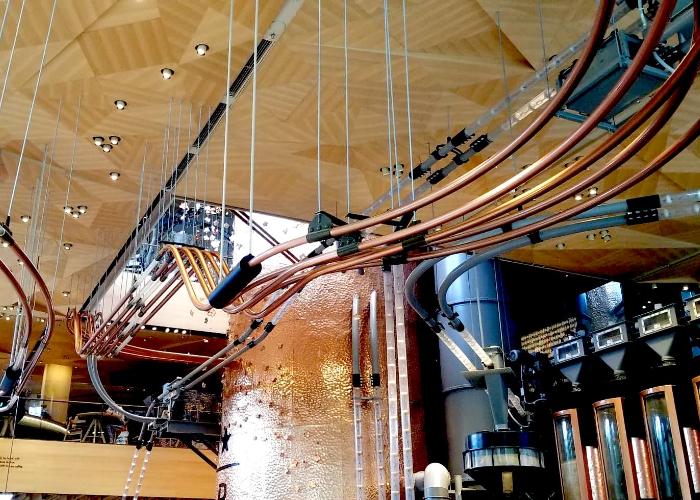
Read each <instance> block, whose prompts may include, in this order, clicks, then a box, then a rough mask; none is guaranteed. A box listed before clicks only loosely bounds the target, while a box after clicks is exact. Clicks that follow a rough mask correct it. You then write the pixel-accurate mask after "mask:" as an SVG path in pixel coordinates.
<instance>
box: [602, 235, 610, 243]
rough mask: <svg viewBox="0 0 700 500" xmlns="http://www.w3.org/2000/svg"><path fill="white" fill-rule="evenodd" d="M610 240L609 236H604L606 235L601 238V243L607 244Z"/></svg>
mask: <svg viewBox="0 0 700 500" xmlns="http://www.w3.org/2000/svg"><path fill="white" fill-rule="evenodd" d="M611 239H612V236H611V235H609V234H606V235H604V236H603V241H604V242H605V243H607V242H608V241H610V240H611Z"/></svg>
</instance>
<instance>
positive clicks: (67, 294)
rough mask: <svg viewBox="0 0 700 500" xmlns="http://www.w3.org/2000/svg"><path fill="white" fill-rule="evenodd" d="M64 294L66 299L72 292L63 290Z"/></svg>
mask: <svg viewBox="0 0 700 500" xmlns="http://www.w3.org/2000/svg"><path fill="white" fill-rule="evenodd" d="M62 293H63V296H64V297H68V296H69V295H70V291H68V290H63V292H62Z"/></svg>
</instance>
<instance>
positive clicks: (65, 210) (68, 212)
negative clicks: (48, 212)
mask: <svg viewBox="0 0 700 500" xmlns="http://www.w3.org/2000/svg"><path fill="white" fill-rule="evenodd" d="M63 211H64V212H65V213H67V214H70V213H72V212H73V207H71V206H68V205H66V206H65V207H63Z"/></svg>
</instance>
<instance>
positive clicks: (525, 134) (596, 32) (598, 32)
mask: <svg viewBox="0 0 700 500" xmlns="http://www.w3.org/2000/svg"><path fill="white" fill-rule="evenodd" d="M668 4H671V7H670V8H669V7H668ZM614 5H615V2H614V1H612V0H601V2H599V6H598V12H597V14H596V17H595V21H594V24H593V28H592V29H591V35H590V37H589V39H588V42H587V43H586V46H585V47H584V49H583V50H582V52H581V55H580V57H579V60H578V62H577V63H576V64H575V65H574V68H573V70H572V71H571V73H570V75H569V77H568V78H567V80H566V82H564V85H563V86H562V88H561V89H560V90H559V92H557V94H556V95H555V96H554V98H552V99H551V100H550V101H549V103H548V104H547V106H546V107H545V109H544V110H543V111H542V112H541V113H540V114H539V115H537V117H536V118H535V120H534V121H533V122H532V123H531V124H530V125H529V126H528V127H526V129H525V130H523V131H522V132H521V133H520V135H519V136H518V137H517V138H515V139H514V140H513V141H512V142H511V143H510V144H508V145H507V146H506V147H504V148H503V149H501V150H500V151H498V152H497V153H496V154H494V155H493V156H492V157H490V158H489V159H488V160H485V161H484V162H482V163H481V164H479V165H478V166H476V167H475V168H473V169H472V170H470V171H469V172H466V173H465V174H462V175H461V176H460V177H458V178H457V179H455V180H453V181H452V182H450V183H449V184H448V185H446V186H444V187H442V188H441V189H437V190H435V191H433V192H432V193H430V194H428V195H426V196H424V197H422V198H420V199H417V200H414V201H412V202H411V203H408V204H406V205H403V206H401V207H399V208H395V209H392V210H388V211H387V212H384V213H383V214H380V215H376V216H374V217H370V218H368V219H365V220H361V221H357V222H354V223H352V224H347V225H344V226H338V227H335V228H333V229H332V230H331V232H330V234H331V236H332V237H333V238H337V237H339V236H342V235H345V234H350V233H354V232H357V231H361V230H363V229H367V228H370V227H373V226H376V225H378V224H381V223H383V222H387V221H389V220H392V219H395V218H397V217H400V216H402V215H404V214H406V213H409V212H413V211H416V210H418V209H419V208H421V207H424V206H426V205H429V204H431V203H434V202H436V201H438V200H440V199H441V198H444V197H445V196H447V195H449V194H452V193H454V192H456V191H458V190H459V189H460V188H462V187H464V186H466V185H467V184H469V183H470V182H472V181H474V180H476V179H478V178H479V177H481V176H482V175H484V174H485V173H487V172H488V171H490V170H492V169H493V168H495V167H496V166H498V165H499V164H500V163H502V162H503V161H504V160H506V159H507V158H508V157H510V156H511V155H512V154H513V153H515V152H516V151H517V150H518V149H520V148H521V147H522V146H523V145H524V144H525V143H526V142H527V141H529V140H530V139H532V138H533V137H534V136H535V135H536V134H537V133H538V132H539V131H540V130H541V129H542V128H543V127H544V126H545V125H546V124H547V123H548V122H549V120H551V119H552V118H553V117H554V115H555V113H556V112H557V111H558V110H559V108H560V107H561V106H562V105H563V104H564V103H565V102H566V100H567V99H568V98H569V96H570V95H571V93H572V92H573V91H574V89H575V88H576V86H577V85H578V84H579V82H580V81H581V78H583V76H584V74H585V73H586V71H587V69H588V67H589V66H590V64H591V62H592V61H593V58H594V57H595V54H596V52H597V49H598V46H599V45H600V43H601V42H602V40H603V37H604V35H605V31H606V28H607V26H608V22H609V21H610V17H611V15H612V11H613V8H614ZM674 5H675V0H665V1H664V2H663V4H662V6H661V8H660V9H659V12H657V15H656V20H655V21H654V24H653V25H652V27H651V29H650V31H649V33H650V36H655V35H656V32H654V34H653V35H652V31H654V30H655V29H656V31H658V28H657V25H659V24H663V25H665V24H666V23H665V20H667V17H668V15H670V12H671V10H672V8H673V6H674ZM662 11H663V12H662ZM664 16H666V19H664ZM660 19H664V21H663V22H659V20H660ZM662 29H663V26H662ZM660 36H661V33H658V37H660ZM657 42H658V39H657V41H656V42H655V43H654V48H655V47H656V43H657ZM647 45H648V44H647ZM640 52H641V49H640ZM649 55H650V52H648V53H647V58H648V56H649ZM645 60H646V59H645ZM620 97H622V95H620ZM447 220H449V219H447ZM442 223H444V222H435V223H434V224H433V221H432V220H431V221H427V222H424V223H421V224H417V225H416V226H412V227H409V228H407V229H404V230H402V231H397V232H396V233H392V234H393V235H396V237H395V238H396V239H395V240H392V241H397V240H402V239H405V238H409V237H411V236H414V235H416V234H419V233H421V232H424V231H427V230H428V229H431V228H432V227H435V226H437V225H440V224H442ZM416 228H417V229H416ZM297 242H298V243H297ZM387 242H388V241H382V242H381V244H384V243H387ZM291 243H295V244H293V245H291ZM303 243H306V239H305V238H297V239H296V240H293V241H292V242H288V243H284V244H282V245H279V246H277V247H274V248H272V249H270V250H268V251H267V252H264V253H263V254H261V255H260V256H258V257H255V258H253V259H252V260H251V261H250V265H251V266H254V265H256V264H260V263H262V262H263V261H264V260H266V259H267V258H269V257H271V256H273V255H276V254H278V253H280V252H282V251H283V250H289V249H290V248H293V247H294V246H298V245H300V244H303ZM378 244H380V243H377V245H378ZM373 246H376V245H373ZM308 260H313V259H308ZM307 262H308V261H307Z"/></svg>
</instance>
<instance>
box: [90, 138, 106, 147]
mask: <svg viewBox="0 0 700 500" xmlns="http://www.w3.org/2000/svg"><path fill="white" fill-rule="evenodd" d="M92 142H94V143H95V146H102V143H103V142H105V138H104V137H102V136H101V135H96V136H95V137H93V138H92Z"/></svg>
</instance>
